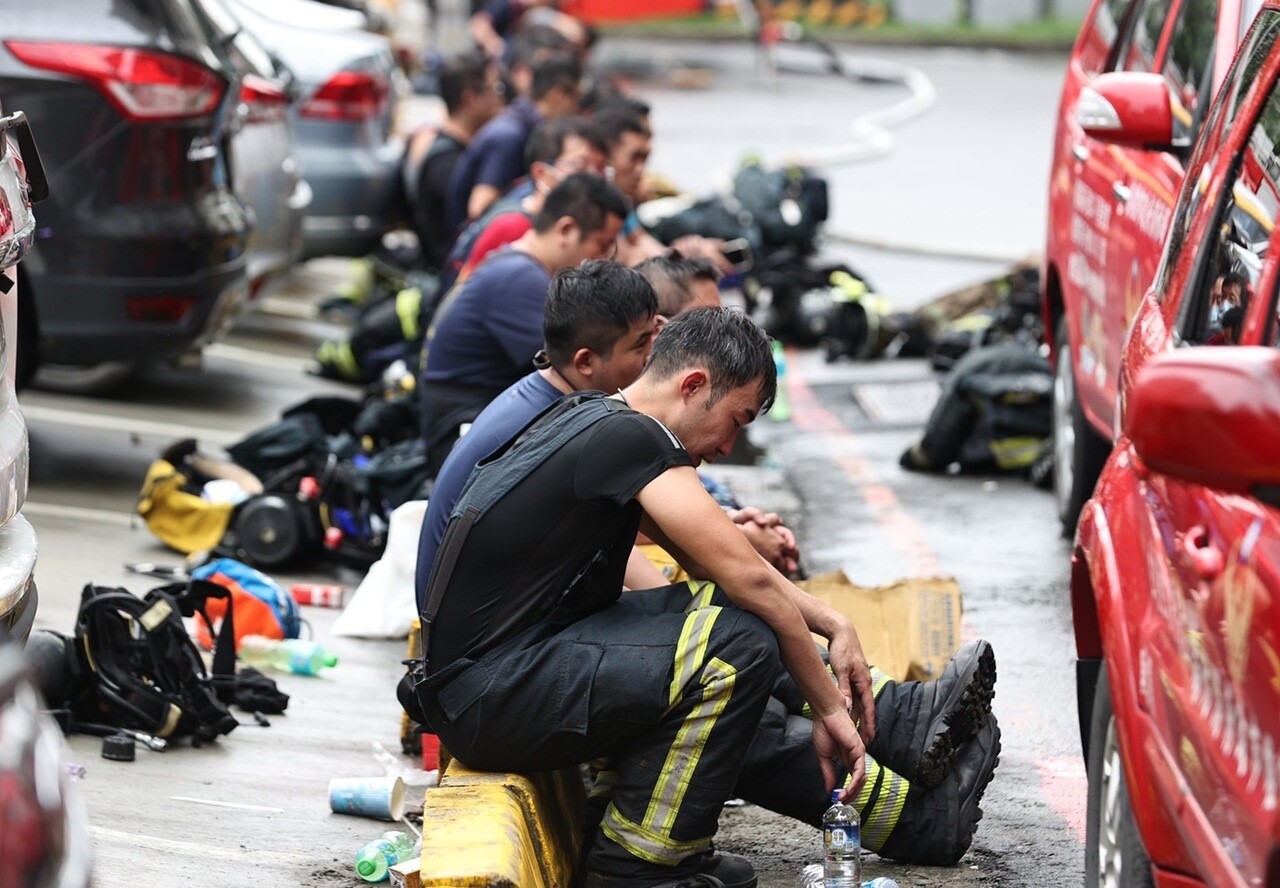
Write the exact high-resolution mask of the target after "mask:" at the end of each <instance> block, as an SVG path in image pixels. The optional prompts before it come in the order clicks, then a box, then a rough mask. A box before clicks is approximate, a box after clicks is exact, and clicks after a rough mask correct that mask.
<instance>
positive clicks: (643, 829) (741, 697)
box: [420, 583, 780, 878]
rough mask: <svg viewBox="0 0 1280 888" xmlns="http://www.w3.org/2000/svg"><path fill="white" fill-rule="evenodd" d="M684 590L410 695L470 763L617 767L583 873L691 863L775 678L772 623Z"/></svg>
mask: <svg viewBox="0 0 1280 888" xmlns="http://www.w3.org/2000/svg"><path fill="white" fill-rule="evenodd" d="M690 592H691V589H690V586H689V585H688V584H685V583H679V584H675V585H672V586H664V587H661V588H658V589H650V590H646V591H640V592H630V593H627V594H625V595H624V596H622V598H621V599H619V600H618V601H617V602H616V603H615V604H613V605H611V606H610V607H608V608H605V609H604V610H601V611H598V612H596V613H594V614H591V615H590V616H587V617H584V618H582V619H580V620H577V621H576V622H573V623H570V624H568V625H566V626H563V627H560V628H558V629H556V630H555V631H550V630H547V629H545V628H543V627H540V629H541V631H537V630H535V631H534V632H533V633H531V634H530V633H527V634H526V635H525V636H522V637H521V639H520V642H519V643H518V644H514V645H504V646H503V647H501V648H499V649H498V650H496V651H493V652H490V653H488V654H485V655H484V656H482V657H481V658H480V659H479V660H477V661H468V660H462V661H458V662H455V663H453V664H450V665H449V666H447V667H445V668H444V669H442V670H441V671H440V672H439V673H437V674H436V675H434V676H432V680H430V681H429V683H428V685H427V686H426V687H425V688H424V690H426V691H427V693H425V694H420V696H421V698H422V703H423V706H424V709H425V710H426V714H427V717H428V719H429V721H430V724H431V726H432V728H434V729H435V731H436V733H437V734H438V735H439V736H440V739H441V741H442V742H443V743H444V745H445V746H446V747H447V748H448V749H449V751H450V752H451V753H453V754H454V755H455V756H457V757H458V758H459V759H460V760H461V761H463V762H465V763H466V764H467V765H469V766H471V767H473V768H480V769H483V770H512V771H544V770H552V769H556V768H563V767H569V766H575V765H577V764H578V763H580V762H584V761H588V760H591V759H594V758H598V757H602V756H607V757H609V758H611V759H612V760H613V761H614V762H616V766H617V767H616V771H617V775H616V780H615V782H614V784H613V791H612V796H611V801H610V802H609V805H608V807H607V808H606V810H605V813H604V818H603V822H602V824H601V828H600V830H599V832H598V833H597V834H596V836H595V840H594V845H593V846H592V848H591V850H590V852H589V854H588V857H587V868H588V869H589V870H590V871H593V872H598V873H601V874H603V875H609V876H616V877H621V878H631V877H637V876H638V877H644V876H652V875H655V874H660V875H663V876H666V877H675V878H678V877H680V876H683V875H685V874H687V873H692V872H694V871H695V870H696V868H697V861H696V856H697V855H700V854H703V853H705V852H707V851H709V850H710V848H711V839H712V836H713V835H714V834H715V831H716V824H717V820H718V818H719V815H720V810H721V807H722V806H723V804H724V802H725V801H726V800H727V799H729V798H730V797H731V796H732V794H733V791H734V786H735V785H736V783H737V780H738V772H739V770H740V769H741V768H742V764H743V759H744V756H745V755H746V752H747V749H748V746H749V745H750V743H751V740H752V737H753V736H754V735H755V733H756V730H757V728H758V726H759V724H760V718H761V715H762V713H763V711H764V706H765V702H766V700H767V699H768V697H769V693H770V690H771V688H772V686H773V684H774V683H775V681H776V679H777V670H778V665H779V662H780V661H779V655H778V643H777V639H776V637H775V636H774V633H773V631H772V630H771V629H770V628H769V627H768V626H767V625H766V624H765V623H764V622H763V621H761V620H760V619H759V618H757V617H755V616H754V615H752V614H750V613H747V612H746V611H743V610H740V609H738V608H736V607H733V606H729V605H713V604H711V603H710V602H709V601H703V600H699V599H698V597H697V596H692V597H691V594H690Z"/></svg>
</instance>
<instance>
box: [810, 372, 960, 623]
mask: <svg viewBox="0 0 1280 888" xmlns="http://www.w3.org/2000/svg"><path fill="white" fill-rule="evenodd" d="M788 364H790V365H791V366H794V365H795V361H794V359H788ZM785 382H786V386H787V397H788V398H790V401H791V422H792V423H793V424H795V426H796V427H797V428H799V429H802V430H803V431H806V432H822V433H825V434H827V435H830V436H831V437H833V438H838V439H840V442H841V444H842V445H844V446H843V448H842V449H843V450H845V451H846V452H845V453H843V454H842V455H839V456H836V457H834V460H835V463H836V465H838V466H839V467H840V469H841V471H843V472H844V474H845V475H846V476H847V477H848V478H849V480H850V481H852V482H853V484H854V486H855V487H856V488H857V489H858V492H859V493H860V494H861V495H862V498H863V499H864V500H865V501H866V503H867V505H868V506H870V508H871V514H872V515H874V516H875V519H876V521H877V522H878V523H879V524H880V527H881V529H882V530H883V531H884V533H885V535H886V536H887V537H888V538H889V545H890V546H892V547H893V550H894V551H895V552H896V553H897V554H898V557H899V558H901V559H902V561H903V564H904V566H905V567H906V570H907V575H908V576H912V577H936V576H940V575H941V569H940V567H939V563H938V556H937V553H935V552H934V551H933V547H932V546H930V545H929V541H928V540H927V539H926V538H925V535H924V531H923V530H922V529H921V527H920V524H919V523H918V522H917V521H916V520H915V519H914V518H912V517H911V516H910V515H908V514H907V511H906V510H905V509H903V508H902V504H901V503H899V502H898V496H897V494H895V493H894V492H893V489H892V488H890V487H889V486H888V485H886V484H884V483H882V482H881V481H880V479H879V478H877V477H876V476H875V473H874V472H873V471H872V470H871V465H870V463H868V462H867V461H866V459H864V458H863V457H862V456H861V455H860V454H859V453H858V449H857V438H856V436H855V435H854V434H853V432H851V431H850V430H849V428H848V427H847V426H845V424H844V423H842V422H841V421H840V420H839V418H838V417H836V416H835V414H833V413H832V412H831V411H829V410H827V409H826V408H825V407H823V406H822V404H821V403H820V402H819V401H818V396H817V395H815V394H814V393H813V389H811V388H809V385H808V383H806V382H805V381H804V378H803V377H802V376H801V375H800V374H799V373H794V372H793V373H788V374H787V375H786V377H785ZM965 634H966V635H968V634H969V633H968V632H966V633H965Z"/></svg>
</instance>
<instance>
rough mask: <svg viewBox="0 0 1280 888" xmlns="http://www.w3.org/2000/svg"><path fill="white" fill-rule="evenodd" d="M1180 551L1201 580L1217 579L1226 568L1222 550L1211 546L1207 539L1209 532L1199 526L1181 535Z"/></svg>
mask: <svg viewBox="0 0 1280 888" xmlns="http://www.w3.org/2000/svg"><path fill="white" fill-rule="evenodd" d="M1182 551H1183V553H1184V554H1185V555H1186V556H1187V560H1188V561H1190V562H1191V567H1192V569H1193V570H1195V572H1196V575H1197V576H1198V577H1200V579H1202V580H1213V579H1217V577H1219V576H1220V575H1221V574H1222V571H1223V570H1224V569H1225V568H1226V566H1227V559H1226V558H1225V557H1224V556H1223V554H1222V550H1221V549H1219V548H1218V547H1217V546H1215V545H1213V543H1212V542H1211V541H1210V539H1209V531H1207V530H1205V528H1204V527H1203V526H1201V525H1199V524H1197V525H1196V526H1195V527H1193V528H1191V529H1190V530H1188V531H1187V532H1186V534H1185V535H1183V537H1182Z"/></svg>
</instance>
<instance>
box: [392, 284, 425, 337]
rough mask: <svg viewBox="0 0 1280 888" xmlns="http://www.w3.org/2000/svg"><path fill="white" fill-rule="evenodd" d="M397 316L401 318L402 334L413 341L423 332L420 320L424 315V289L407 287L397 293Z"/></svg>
mask: <svg viewBox="0 0 1280 888" xmlns="http://www.w3.org/2000/svg"><path fill="white" fill-rule="evenodd" d="M396 317H397V318H399V320H400V335H401V336H403V337H404V338H405V339H406V340H408V341H410V342H412V341H413V340H415V339H417V338H418V336H419V335H420V334H421V332H422V331H421V330H419V329H418V321H419V319H420V318H421V317H422V291H421V290H420V289H418V288H417V287H406V288H405V289H403V290H401V291H400V292H399V293H397V294H396Z"/></svg>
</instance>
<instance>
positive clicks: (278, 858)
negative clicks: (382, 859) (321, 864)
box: [89, 826, 316, 866]
mask: <svg viewBox="0 0 1280 888" xmlns="http://www.w3.org/2000/svg"><path fill="white" fill-rule="evenodd" d="M89 829H90V831H91V832H92V833H93V838H94V841H95V842H101V843H103V844H112V845H127V846H131V847H134V848H145V849H147V850H149V851H163V852H165V853H168V854H176V855H178V856H180V857H186V858H212V859H214V860H240V861H247V862H250V863H258V864H263V865H267V866H279V865H280V864H298V865H303V866H305V865H308V864H314V863H315V862H316V858H314V857H308V856H306V855H304V854H287V853H285V852H282V851H250V850H248V849H243V848H219V847H218V846H216V845H209V844H207V843H199V842H184V841H182V840H180V839H175V838H173V837H171V836H164V837H161V836H145V835H141V834H139V833H129V832H125V831H124V830H119V829H108V828H107V827H105V826H90V827H89Z"/></svg>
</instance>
